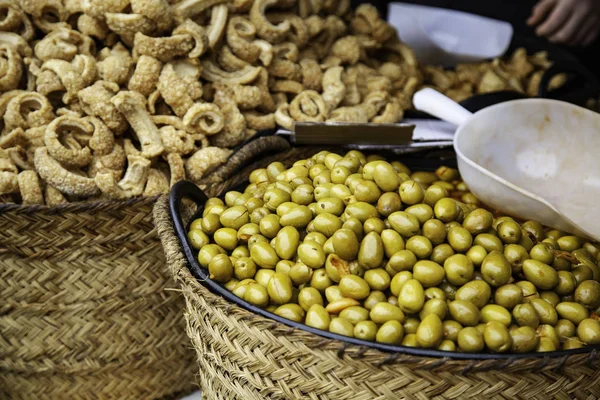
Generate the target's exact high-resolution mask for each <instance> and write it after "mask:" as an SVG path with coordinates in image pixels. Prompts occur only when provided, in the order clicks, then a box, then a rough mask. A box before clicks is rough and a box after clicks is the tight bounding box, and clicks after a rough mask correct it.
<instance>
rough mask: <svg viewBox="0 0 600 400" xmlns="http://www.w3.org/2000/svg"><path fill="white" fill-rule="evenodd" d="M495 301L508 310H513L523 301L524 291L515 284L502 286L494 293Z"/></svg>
mask: <svg viewBox="0 0 600 400" xmlns="http://www.w3.org/2000/svg"><path fill="white" fill-rule="evenodd" d="M494 302H495V303H496V304H498V305H499V306H502V307H504V308H506V309H508V310H512V309H513V308H515V306H517V305H518V304H521V303H522V302H523V291H522V290H521V288H520V287H519V286H517V285H515V284H512V283H509V284H507V285H504V286H500V287H499V288H498V289H496V292H495V293H494Z"/></svg>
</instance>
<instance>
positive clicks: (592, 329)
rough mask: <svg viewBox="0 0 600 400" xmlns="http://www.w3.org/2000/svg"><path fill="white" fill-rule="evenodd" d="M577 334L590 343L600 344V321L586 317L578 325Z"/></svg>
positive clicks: (583, 340) (586, 342)
mask: <svg viewBox="0 0 600 400" xmlns="http://www.w3.org/2000/svg"><path fill="white" fill-rule="evenodd" d="M577 336H579V339H581V341H582V342H584V343H585V344H588V345H596V344H600V321H599V320H597V319H593V318H586V319H584V320H583V321H581V322H580V323H579V326H578V327H577Z"/></svg>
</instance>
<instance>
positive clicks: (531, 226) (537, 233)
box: [521, 221, 546, 242]
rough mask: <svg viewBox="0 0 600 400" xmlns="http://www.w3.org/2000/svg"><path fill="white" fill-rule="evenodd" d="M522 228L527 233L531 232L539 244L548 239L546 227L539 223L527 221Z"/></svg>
mask: <svg viewBox="0 0 600 400" xmlns="http://www.w3.org/2000/svg"><path fill="white" fill-rule="evenodd" d="M521 227H522V228H523V229H524V230H525V231H527V232H529V233H530V234H531V235H532V236H533V237H534V238H535V240H536V241H537V242H541V241H542V240H544V238H545V237H546V235H545V233H544V227H543V226H542V224H540V223H539V222H536V221H526V222H524V223H523V224H522V225H521Z"/></svg>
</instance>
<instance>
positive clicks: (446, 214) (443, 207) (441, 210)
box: [433, 197, 460, 223]
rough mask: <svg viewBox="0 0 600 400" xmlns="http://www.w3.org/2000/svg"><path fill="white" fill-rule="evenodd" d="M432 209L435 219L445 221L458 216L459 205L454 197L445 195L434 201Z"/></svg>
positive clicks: (453, 219)
mask: <svg viewBox="0 0 600 400" xmlns="http://www.w3.org/2000/svg"><path fill="white" fill-rule="evenodd" d="M433 211H434V214H435V217H436V218H437V219H439V220H440V221H442V222H444V223H447V222H451V221H455V220H456V219H457V218H458V217H459V213H460V207H459V206H458V204H457V203H456V201H455V200H454V199H451V198H450V197H445V198H443V199H440V200H438V201H437V202H436V203H435V206H434V207H433Z"/></svg>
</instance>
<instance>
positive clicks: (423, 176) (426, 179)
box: [410, 171, 438, 185]
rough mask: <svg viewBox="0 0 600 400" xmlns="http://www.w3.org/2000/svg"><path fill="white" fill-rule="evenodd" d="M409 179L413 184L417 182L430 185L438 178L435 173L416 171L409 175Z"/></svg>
mask: <svg viewBox="0 0 600 400" xmlns="http://www.w3.org/2000/svg"><path fill="white" fill-rule="evenodd" d="M410 177H411V179H412V180H413V181H415V182H419V183H422V184H425V185H431V184H432V183H433V182H435V181H437V180H438V176H437V175H436V174H435V172H429V171H417V172H413V173H412V174H411V175H410Z"/></svg>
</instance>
